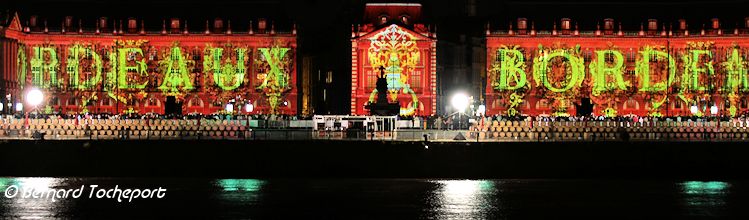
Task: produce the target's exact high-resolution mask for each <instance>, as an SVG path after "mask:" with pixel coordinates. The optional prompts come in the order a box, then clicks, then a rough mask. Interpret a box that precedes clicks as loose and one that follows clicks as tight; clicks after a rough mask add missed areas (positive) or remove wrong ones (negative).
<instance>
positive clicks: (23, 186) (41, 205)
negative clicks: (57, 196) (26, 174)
mask: <svg viewBox="0 0 749 220" xmlns="http://www.w3.org/2000/svg"><path fill="white" fill-rule="evenodd" d="M60 183H61V179H56V178H0V189H3V193H4V195H3V200H1V202H0V206H2V207H4V208H5V210H6V211H5V212H6V213H5V215H3V216H4V217H8V218H21V219H47V218H49V217H50V216H55V215H56V214H57V213H58V212H59V211H61V208H60V207H63V206H65V205H64V204H60V203H64V201H59V200H57V201H52V200H51V199H29V198H26V199H24V198H21V197H22V193H23V192H24V191H28V190H34V191H40V192H45V191H47V190H49V189H52V188H55V187H57V186H58V185H59V184H60ZM11 186H14V187H15V188H16V189H17V190H19V191H17V192H16V194H15V195H14V197H13V198H11V199H8V198H7V197H8V196H9V195H13V193H11V192H8V190H7V189H8V187H11ZM9 213H10V215H8V214H9Z"/></svg>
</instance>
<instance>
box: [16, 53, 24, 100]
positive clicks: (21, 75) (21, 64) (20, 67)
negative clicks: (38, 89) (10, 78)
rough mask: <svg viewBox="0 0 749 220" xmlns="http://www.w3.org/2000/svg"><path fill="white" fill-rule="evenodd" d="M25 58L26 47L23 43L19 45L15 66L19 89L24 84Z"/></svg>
mask: <svg viewBox="0 0 749 220" xmlns="http://www.w3.org/2000/svg"><path fill="white" fill-rule="evenodd" d="M26 59H27V58H26V47H24V46H23V45H19V46H18V59H17V60H16V65H17V66H16V67H17V68H18V72H17V74H18V87H20V88H21V89H23V88H24V86H26Z"/></svg>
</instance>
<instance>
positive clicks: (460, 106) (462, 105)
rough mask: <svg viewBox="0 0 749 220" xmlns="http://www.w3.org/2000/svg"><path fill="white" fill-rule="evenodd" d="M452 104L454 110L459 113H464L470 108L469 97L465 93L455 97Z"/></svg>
mask: <svg viewBox="0 0 749 220" xmlns="http://www.w3.org/2000/svg"><path fill="white" fill-rule="evenodd" d="M451 103H452V105H453V108H455V109H456V110H458V112H461V113H462V112H463V111H465V110H466V108H467V107H468V96H466V94H463V93H458V94H455V95H453V98H452V100H451Z"/></svg>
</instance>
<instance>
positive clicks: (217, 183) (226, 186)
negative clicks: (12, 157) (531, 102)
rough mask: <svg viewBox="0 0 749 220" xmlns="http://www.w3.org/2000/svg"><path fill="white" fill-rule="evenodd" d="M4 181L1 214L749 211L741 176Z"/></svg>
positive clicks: (512, 215) (402, 215)
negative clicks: (703, 178)
mask: <svg viewBox="0 0 749 220" xmlns="http://www.w3.org/2000/svg"><path fill="white" fill-rule="evenodd" d="M92 185H96V188H93V189H92ZM115 186H116V187H117V188H118V189H120V190H124V189H131V190H134V189H141V190H153V191H151V194H152V195H148V196H149V198H133V200H132V201H128V199H127V197H125V198H124V199H123V198H122V197H120V199H122V200H121V202H120V201H118V199H117V198H116V197H117V196H114V194H111V195H113V196H112V197H110V198H108V197H107V194H106V193H102V197H97V195H96V193H94V194H89V193H90V192H91V191H94V192H98V191H97V190H99V191H100V190H110V191H112V190H111V189H114V188H115ZM82 187H83V189H82V190H80V191H82V193H79V194H80V196H79V197H75V198H74V197H72V195H73V194H74V193H68V194H67V197H64V195H65V192H66V191H68V192H74V191H73V190H76V189H81V188H82ZM159 187H161V188H162V189H164V190H165V191H164V192H163V194H162V196H163V197H162V198H158V195H157V193H156V189H158V188H159ZM9 188H12V189H10V190H9ZM0 189H2V190H3V192H4V195H3V196H2V197H0V219H9V218H10V219H13V218H19V219H51V218H94V219H143V218H168V219H196V218H199V219H206V218H207V219H280V218H293V219H526V218H563V217H618V218H621V217H625V218H633V219H642V218H647V217H650V218H655V217H657V218H662V219H663V218H667V219H674V218H678V219H684V218H700V219H704V218H725V217H731V218H734V217H739V216H748V215H749V209H748V208H747V207H749V190H748V189H747V182H743V181H668V180H552V179H533V180H522V179H506V180H505V179H499V180H443V179H147V178H13V177H6V178H0ZM14 190H18V191H16V192H14ZM32 190H36V191H37V192H55V193H52V194H53V195H61V196H63V197H55V196H50V197H43V196H41V197H40V198H34V197H33V194H28V196H29V197H24V195H23V194H24V192H29V191H32ZM60 191H62V193H59V192H60ZM32 192H33V191H32ZM105 192H106V191H105ZM112 192H114V191H112ZM132 192H134V191H132ZM144 194H145V193H144ZM41 195H43V194H41ZM89 195H92V196H91V197H89ZM119 195H120V196H121V195H122V194H119Z"/></svg>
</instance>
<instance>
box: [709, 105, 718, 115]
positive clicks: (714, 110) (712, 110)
mask: <svg viewBox="0 0 749 220" xmlns="http://www.w3.org/2000/svg"><path fill="white" fill-rule="evenodd" d="M710 114H713V115H716V114H718V106H715V105H713V106H710Z"/></svg>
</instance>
